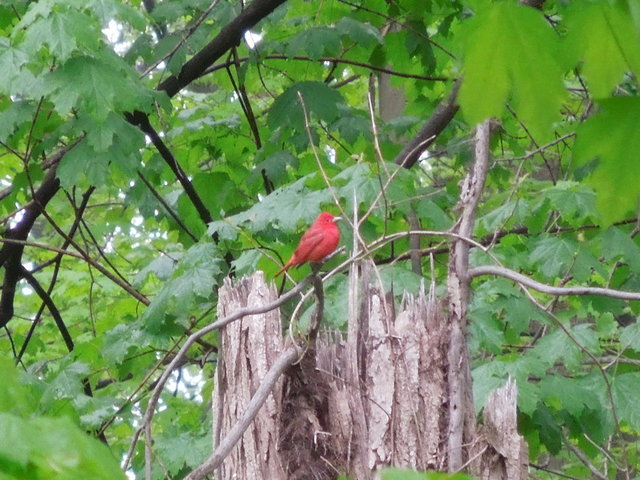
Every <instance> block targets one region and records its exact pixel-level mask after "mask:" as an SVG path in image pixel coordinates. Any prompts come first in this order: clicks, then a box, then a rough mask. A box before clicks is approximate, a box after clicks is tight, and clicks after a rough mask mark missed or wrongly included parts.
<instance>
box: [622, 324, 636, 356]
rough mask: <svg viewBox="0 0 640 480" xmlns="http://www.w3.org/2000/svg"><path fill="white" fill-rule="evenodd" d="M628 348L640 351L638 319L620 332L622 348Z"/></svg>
mask: <svg viewBox="0 0 640 480" xmlns="http://www.w3.org/2000/svg"><path fill="white" fill-rule="evenodd" d="M627 348H630V349H632V350H635V351H636V352H640V322H638V321H636V322H634V323H632V324H631V325H627V326H626V327H624V328H623V329H622V332H621V333H620V350H621V351H624V350H626V349H627Z"/></svg>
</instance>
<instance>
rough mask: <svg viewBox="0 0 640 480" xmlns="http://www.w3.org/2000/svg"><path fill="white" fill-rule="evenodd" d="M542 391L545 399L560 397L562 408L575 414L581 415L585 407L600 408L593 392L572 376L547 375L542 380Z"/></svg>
mask: <svg viewBox="0 0 640 480" xmlns="http://www.w3.org/2000/svg"><path fill="white" fill-rule="evenodd" d="M540 393H541V394H542V396H543V398H544V399H547V400H548V399H558V400H559V401H560V404H561V405H562V408H564V409H566V410H567V411H568V412H569V413H570V414H571V415H574V416H578V415H580V414H581V413H582V412H583V411H584V409H585V407H589V408H591V409H597V408H600V403H599V400H598V398H597V397H596V396H595V395H594V394H593V392H589V391H585V390H584V389H583V388H582V385H580V384H579V383H578V382H576V381H574V379H572V378H565V377H561V376H559V375H548V376H545V377H544V378H542V379H541V380H540ZM547 403H548V402H547Z"/></svg>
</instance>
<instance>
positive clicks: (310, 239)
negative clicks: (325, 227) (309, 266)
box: [293, 228, 324, 264]
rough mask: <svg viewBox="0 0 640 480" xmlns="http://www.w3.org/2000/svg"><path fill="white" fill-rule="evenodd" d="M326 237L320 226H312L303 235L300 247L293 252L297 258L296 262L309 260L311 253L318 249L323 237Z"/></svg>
mask: <svg viewBox="0 0 640 480" xmlns="http://www.w3.org/2000/svg"><path fill="white" fill-rule="evenodd" d="M323 238H324V231H322V230H320V229H319V228H310V229H309V230H307V231H306V232H305V234H304V235H302V238H301V239H300V243H299V244H298V248H296V251H295V252H293V256H294V257H295V259H296V262H295V264H299V263H304V262H306V261H308V260H309V255H310V254H311V252H313V250H315V249H316V247H317V246H318V245H320V243H322V239H323Z"/></svg>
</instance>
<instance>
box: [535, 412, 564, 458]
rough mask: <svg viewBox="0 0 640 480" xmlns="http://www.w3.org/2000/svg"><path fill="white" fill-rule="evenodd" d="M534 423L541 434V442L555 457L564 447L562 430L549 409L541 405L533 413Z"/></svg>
mask: <svg viewBox="0 0 640 480" xmlns="http://www.w3.org/2000/svg"><path fill="white" fill-rule="evenodd" d="M532 420H533V422H534V423H535V424H536V425H537V427H538V429H539V433H540V440H542V443H544V445H545V446H546V447H547V449H548V450H549V452H550V453H551V454H553V455H555V454H557V453H558V452H559V451H560V447H561V446H562V430H561V429H560V426H559V425H558V423H557V422H556V421H554V419H553V416H552V415H551V412H550V411H549V409H548V408H547V407H546V406H544V405H540V406H539V407H538V408H537V409H536V411H535V412H534V413H533V418H532Z"/></svg>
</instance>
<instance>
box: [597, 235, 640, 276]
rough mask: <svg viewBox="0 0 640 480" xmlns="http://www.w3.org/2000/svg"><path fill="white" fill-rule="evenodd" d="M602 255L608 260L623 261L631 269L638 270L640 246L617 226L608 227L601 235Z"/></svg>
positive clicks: (639, 266) (639, 267)
mask: <svg viewBox="0 0 640 480" xmlns="http://www.w3.org/2000/svg"><path fill="white" fill-rule="evenodd" d="M602 255H603V256H604V257H605V258H606V259H607V260H609V261H612V260H620V261H624V262H626V263H627V264H628V265H629V266H630V267H631V268H632V269H633V270H635V271H638V270H640V247H638V245H636V243H635V242H634V241H633V239H632V238H631V236H630V235H629V233H628V232H624V231H622V230H621V229H620V228H618V227H609V228H608V229H607V230H606V232H605V233H604V235H603V236H602Z"/></svg>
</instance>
